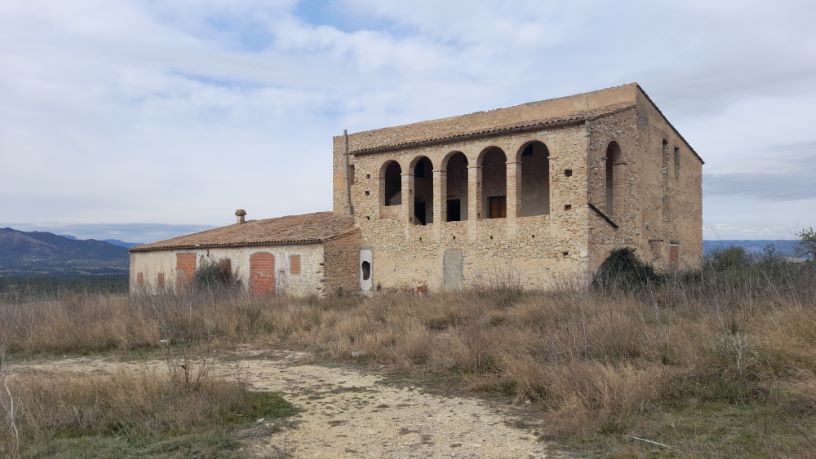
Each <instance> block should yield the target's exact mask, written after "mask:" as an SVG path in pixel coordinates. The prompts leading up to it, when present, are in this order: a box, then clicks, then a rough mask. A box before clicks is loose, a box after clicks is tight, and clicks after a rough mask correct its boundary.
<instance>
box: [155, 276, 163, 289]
mask: <svg viewBox="0 0 816 459" xmlns="http://www.w3.org/2000/svg"><path fill="white" fill-rule="evenodd" d="M156 289H157V290H159V291H162V290H164V273H158V274H156Z"/></svg>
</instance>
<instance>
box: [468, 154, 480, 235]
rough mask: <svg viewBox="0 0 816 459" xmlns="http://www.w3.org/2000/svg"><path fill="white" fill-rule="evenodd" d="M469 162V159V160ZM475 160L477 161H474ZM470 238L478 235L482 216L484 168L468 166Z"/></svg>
mask: <svg viewBox="0 0 816 459" xmlns="http://www.w3.org/2000/svg"><path fill="white" fill-rule="evenodd" d="M468 162H469V160H468ZM474 162H475V161H474ZM467 170H468V223H467V229H468V239H469V240H471V241H473V240H475V239H476V238H477V237H478V233H479V232H478V231H477V228H478V225H479V219H480V218H482V207H483V205H482V189H481V184H482V168H481V167H479V166H470V165H469V166H468V169H467Z"/></svg>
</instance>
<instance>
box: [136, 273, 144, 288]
mask: <svg viewBox="0 0 816 459" xmlns="http://www.w3.org/2000/svg"><path fill="white" fill-rule="evenodd" d="M136 286H137V287H139V288H144V274H142V273H136Z"/></svg>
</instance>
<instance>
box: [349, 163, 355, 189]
mask: <svg viewBox="0 0 816 459" xmlns="http://www.w3.org/2000/svg"><path fill="white" fill-rule="evenodd" d="M348 174H349V185H354V164H349V169H348Z"/></svg>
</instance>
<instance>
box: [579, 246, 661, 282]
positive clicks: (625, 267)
mask: <svg viewBox="0 0 816 459" xmlns="http://www.w3.org/2000/svg"><path fill="white" fill-rule="evenodd" d="M662 280H663V279H662V277H661V276H660V275H659V274H658V273H656V272H655V270H654V268H652V267H651V266H650V265H648V264H646V263H644V262H643V261H641V260H640V258H638V256H637V255H635V251H634V250H633V249H631V248H629V247H626V248H623V249H616V250H613V251H612V253H610V254H609V256H608V257H607V258H606V260H604V262H603V263H602V264H601V267H600V268H598V272H597V273H595V277H594V279H593V280H592V286H593V287H594V288H596V289H619V290H625V291H640V290H644V289H646V288H648V287H650V286H654V285H658V284H660V283H661V282H662Z"/></svg>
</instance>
